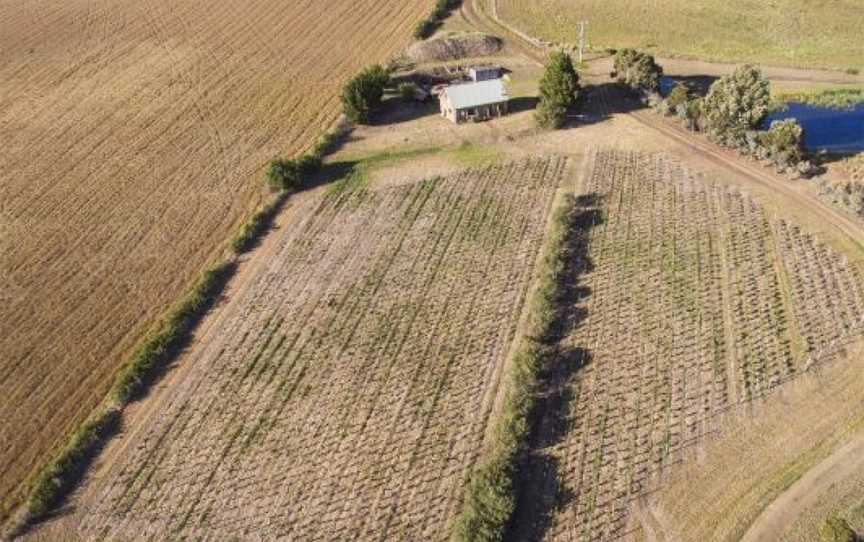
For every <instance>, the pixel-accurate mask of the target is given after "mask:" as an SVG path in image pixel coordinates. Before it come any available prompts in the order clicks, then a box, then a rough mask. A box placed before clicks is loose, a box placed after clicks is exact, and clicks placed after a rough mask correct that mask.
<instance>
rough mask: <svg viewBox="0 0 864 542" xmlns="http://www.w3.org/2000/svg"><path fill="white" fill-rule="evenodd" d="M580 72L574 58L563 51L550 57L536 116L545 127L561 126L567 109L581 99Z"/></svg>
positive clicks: (541, 87)
mask: <svg viewBox="0 0 864 542" xmlns="http://www.w3.org/2000/svg"><path fill="white" fill-rule="evenodd" d="M579 90H580V87H579V74H578V73H577V72H576V67H575V66H573V59H572V58H570V55H568V54H567V53H565V52H563V51H555V52H554V53H552V56H551V57H550V58H549V63H548V64H547V65H546V71H545V72H544V73H543V78H542V79H541V80H540V103H539V104H538V105H537V111H536V112H535V115H534V118H535V119H536V121H537V124H539V125H540V126H541V127H543V128H560V127H561V126H562V125H563V124H564V121H565V120H566V118H567V110H568V109H569V108H571V107H573V106H575V105H576V103H577V101H578V99H579Z"/></svg>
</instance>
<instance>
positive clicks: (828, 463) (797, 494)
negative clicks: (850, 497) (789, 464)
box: [741, 433, 864, 542]
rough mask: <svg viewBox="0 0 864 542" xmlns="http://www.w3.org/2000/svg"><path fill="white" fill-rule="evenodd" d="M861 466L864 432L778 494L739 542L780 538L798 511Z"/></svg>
mask: <svg viewBox="0 0 864 542" xmlns="http://www.w3.org/2000/svg"><path fill="white" fill-rule="evenodd" d="M862 470H864V433H861V434H858V435H857V436H856V437H855V438H854V439H853V440H852V441H851V442H849V443H847V444H846V445H844V446H843V447H841V448H839V449H837V450H836V451H835V452H834V453H833V454H831V455H830V456H829V457H827V458H826V459H824V460H823V461H822V462H821V463H819V464H818V465H816V466H815V467H813V468H812V469H810V470H809V471H808V472H807V473H806V474H804V476H802V477H801V478H800V479H799V480H798V481H797V482H795V483H794V484H792V486H791V487H789V489H787V490H786V491H785V492H784V493H783V494H781V495H780V496H779V497H778V498H777V499H776V500H775V501H774V502H773V503H772V504H771V505H770V506H768V508H766V509H765V511H763V512H762V514H761V515H760V516H759V517H758V518H757V519H756V521H754V522H753V524H752V525H751V526H750V530H748V531H747V533H746V534H745V535H744V537H743V538H742V539H741V541H742V542H761V541H767V540H780V538H781V537H782V535H783V533H784V531H785V530H786V528H787V527H789V526H790V525H792V523H794V521H795V519H796V518H798V517H799V516H800V515H801V513H802V512H803V511H805V510H807V509H808V508H809V507H810V506H812V505H814V504H816V503H818V502H819V500H820V499H821V498H822V497H823V496H824V494H825V492H826V491H828V490H829V489H830V488H831V487H832V486H833V485H835V484H837V483H839V482H841V481H843V480H844V479H845V478H848V477H849V476H853V475H855V474H856V473H859V472H861V471H862Z"/></svg>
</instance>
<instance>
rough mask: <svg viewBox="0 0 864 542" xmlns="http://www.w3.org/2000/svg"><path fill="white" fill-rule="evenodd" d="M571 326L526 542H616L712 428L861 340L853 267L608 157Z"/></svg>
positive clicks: (679, 179)
mask: <svg viewBox="0 0 864 542" xmlns="http://www.w3.org/2000/svg"><path fill="white" fill-rule="evenodd" d="M583 189H584V192H585V194H584V195H583V197H582V200H583V202H585V204H586V205H587V207H588V209H593V212H594V213H595V215H594V216H596V218H595V219H594V220H592V222H591V223H590V224H586V225H584V227H583V228H582V229H581V230H580V231H579V232H577V233H578V236H577V237H578V238H579V241H578V243H579V244H580V245H584V247H586V253H585V256H584V260H582V261H580V262H579V266H578V269H577V270H576V271H574V273H575V275H576V276H574V277H573V278H572V280H573V282H574V284H575V286H574V287H573V288H571V292H570V296H571V297H570V300H571V301H570V302H571V303H572V304H573V305H574V306H575V308H574V309H573V312H574V314H575V315H576V317H575V318H574V322H573V324H572V326H571V329H570V331H569V332H568V333H567V334H566V336H565V338H564V339H563V340H562V341H561V344H560V345H559V349H560V352H561V355H560V357H559V361H558V364H559V365H558V366H557V367H555V368H554V370H552V371H550V372H549V374H548V375H547V376H546V377H545V379H546V380H545V382H544V386H545V390H546V396H545V397H544V398H543V405H544V407H543V409H542V411H541V412H542V414H541V416H542V418H541V419H540V420H539V423H538V424H537V429H536V430H535V432H534V434H533V435H532V437H531V442H530V446H531V452H530V455H529V459H528V465H527V469H526V474H524V475H523V476H522V479H521V485H522V496H521V499H520V503H519V506H518V511H517V514H518V518H517V519H519V521H518V523H517V525H518V527H517V530H521V531H522V532H521V533H517V534H519V535H521V538H520V536H517V538H520V539H522V538H533V537H537V538H545V539H548V540H607V539H612V538H615V537H617V536H620V535H622V534H623V532H624V531H623V529H624V525H625V520H626V516H627V513H628V510H629V507H630V505H631V503H632V501H633V500H634V499H636V498H637V497H639V496H640V495H643V494H644V493H645V492H646V491H647V490H648V489H649V488H650V487H651V484H652V483H653V481H655V480H657V476H656V475H658V474H661V473H662V471H663V469H664V468H667V467H668V466H669V464H670V463H671V462H673V461H675V458H676V454H678V452H680V451H683V450H684V449H686V448H687V447H689V446H691V445H693V444H695V443H697V442H700V440H702V439H704V438H705V437H706V435H708V434H710V433H711V432H712V431H714V430H715V429H716V421H717V414H719V413H721V412H723V411H725V410H727V409H729V408H730V407H731V406H733V405H735V404H737V403H740V402H742V401H747V400H749V399H752V398H755V397H761V396H764V395H765V394H767V393H768V392H769V391H771V390H772V388H774V387H776V386H777V385H778V384H779V383H781V382H784V381H785V380H788V379H790V378H792V377H794V376H795V375H796V374H799V373H800V372H802V371H803V370H805V368H806V367H805V366H806V364H807V363H808V362H809V361H810V360H811V358H813V357H814V356H817V355H818V354H819V352H820V351H822V350H823V349H825V348H826V347H829V346H830V345H831V344H833V343H834V342H835V341H836V340H838V339H840V338H842V337H844V336H848V335H850V334H854V333H861V332H862V331H864V327H862V326H864V321H862V316H861V315H862V314H864V288H862V282H861V277H860V276H859V272H858V270H857V268H856V267H855V266H853V265H852V264H850V263H849V262H848V261H847V260H846V258H845V257H844V256H842V255H840V254H839V253H837V252H835V251H834V250H833V249H831V248H830V247H828V246H827V245H826V244H824V243H822V242H820V241H819V240H818V239H816V238H814V237H813V236H811V235H809V234H807V233H805V232H804V231H802V230H800V229H799V228H797V227H796V226H794V225H791V224H789V223H787V222H785V221H783V220H780V219H776V218H774V217H772V216H769V215H768V214H767V213H766V212H765V211H764V210H763V208H762V207H760V205H759V204H757V203H756V202H755V201H754V200H753V199H751V198H750V197H749V196H747V195H745V194H743V193H741V192H740V191H737V190H736V189H732V188H729V187H727V186H723V185H720V184H718V183H716V182H714V181H711V180H709V179H705V178H701V177H699V176H698V175H695V174H693V173H691V172H689V171H687V170H685V169H684V168H683V167H681V166H680V165H678V164H677V163H675V162H673V161H671V160H670V159H667V158H664V157H663V156H662V155H660V156H658V155H649V154H645V153H638V152H619V151H601V152H597V153H596V154H595V155H594V158H593V166H591V169H590V174H589V175H588V177H587V179H586V182H585V186H584V187H583Z"/></svg>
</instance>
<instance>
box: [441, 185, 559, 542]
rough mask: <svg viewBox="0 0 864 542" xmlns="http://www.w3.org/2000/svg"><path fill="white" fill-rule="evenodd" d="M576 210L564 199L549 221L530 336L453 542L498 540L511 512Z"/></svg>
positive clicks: (521, 350)
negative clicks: (550, 227)
mask: <svg viewBox="0 0 864 542" xmlns="http://www.w3.org/2000/svg"><path fill="white" fill-rule="evenodd" d="M575 210H576V209H575V207H574V202H573V200H572V197H569V198H567V199H565V201H564V202H562V204H561V205H560V206H559V207H558V208H557V209H556V211H555V214H554V216H553V224H552V232H551V234H550V238H549V241H548V244H547V247H546V249H545V254H544V255H543V259H542V263H541V266H540V278H539V284H538V287H537V289H536V291H535V292H534V294H533V295H532V299H531V304H530V307H529V319H528V327H529V331H528V333H527V336H526V337H525V338H524V339H523V340H522V343H521V344H520V347H519V348H518V350H517V352H516V354H515V355H514V356H513V360H512V365H511V373H510V375H509V379H508V381H507V383H506V386H507V388H506V392H505V396H504V403H503V406H502V409H501V411H500V413H499V414H498V415H497V417H496V419H495V421H494V422H493V423H494V426H493V441H492V443H491V445H490V448H489V452H488V453H487V454H486V457H485V459H482V460H481V462H480V464H479V466H478V467H477V468H476V469H475V470H474V471H473V472H472V474H471V476H470V479H469V480H468V484H467V488H466V494H465V502H464V505H463V508H462V512H461V514H460V516H459V518H458V519H457V522H456V526H455V530H454V535H453V538H454V540H456V541H459V542H492V541H499V540H501V539H502V538H503V537H504V533H505V530H506V529H507V526H508V523H509V522H510V519H511V517H512V515H513V512H514V510H515V506H516V495H515V481H514V478H515V475H516V470H517V466H518V462H519V460H520V458H521V456H522V454H523V452H524V450H525V446H526V441H527V437H528V432H529V430H530V426H531V424H530V416H531V412H532V410H533V409H534V405H535V401H536V399H535V397H536V396H535V392H536V387H537V384H538V377H539V373H540V370H541V369H542V368H543V367H544V365H546V364H547V362H548V361H550V360H551V359H552V357H553V356H554V353H555V348H554V346H552V345H550V342H551V341H550V337H551V336H552V335H554V327H555V322H556V317H557V311H558V298H559V297H560V295H561V289H562V288H563V278H564V277H563V276H562V275H563V273H564V271H565V267H566V266H565V261H564V259H565V257H566V255H565V246H564V245H565V242H566V239H567V235H568V233H569V231H570V230H571V228H572V227H573V219H574V217H575Z"/></svg>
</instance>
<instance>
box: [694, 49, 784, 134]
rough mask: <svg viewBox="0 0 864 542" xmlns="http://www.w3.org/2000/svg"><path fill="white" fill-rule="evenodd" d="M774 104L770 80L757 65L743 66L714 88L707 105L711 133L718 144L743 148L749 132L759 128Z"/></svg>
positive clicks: (705, 106) (719, 81) (715, 83)
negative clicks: (772, 102)
mask: <svg viewBox="0 0 864 542" xmlns="http://www.w3.org/2000/svg"><path fill="white" fill-rule="evenodd" d="M770 103H771V95H770V90H769V84H768V80H767V79H765V77H764V76H763V75H762V72H761V71H760V70H759V68H756V67H755V66H750V65H745V66H741V67H740V68H738V69H737V70H735V72H734V73H732V74H731V75H727V76H725V77H721V78H720V79H718V80H717V81H715V82H714V84H713V85H711V90H710V91H709V92H708V96H706V97H705V101H704V102H703V112H704V115H705V119H706V123H707V126H708V132H709V134H710V135H711V136H712V137H713V138H714V139H716V140H717V141H718V142H720V143H722V144H724V145H729V146H734V147H741V146H742V145H744V144H745V143H746V134H747V131H748V130H752V129H755V128H757V127H758V126H759V125H760V124H761V123H762V120H763V119H764V118H765V115H766V114H767V113H768V108H769V105H770Z"/></svg>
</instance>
